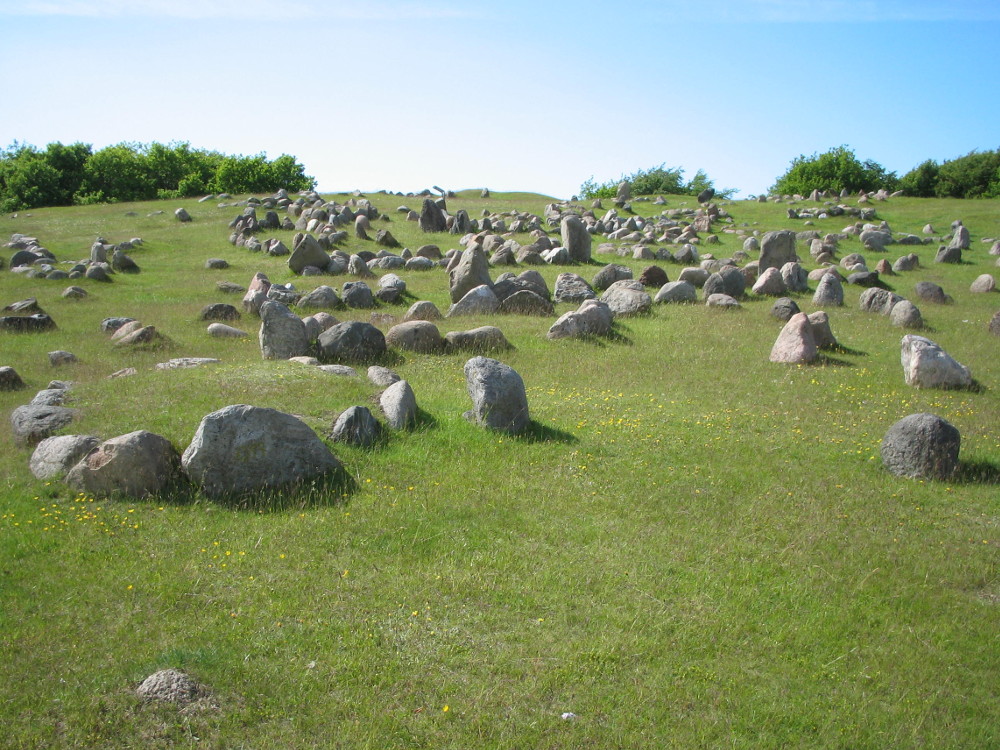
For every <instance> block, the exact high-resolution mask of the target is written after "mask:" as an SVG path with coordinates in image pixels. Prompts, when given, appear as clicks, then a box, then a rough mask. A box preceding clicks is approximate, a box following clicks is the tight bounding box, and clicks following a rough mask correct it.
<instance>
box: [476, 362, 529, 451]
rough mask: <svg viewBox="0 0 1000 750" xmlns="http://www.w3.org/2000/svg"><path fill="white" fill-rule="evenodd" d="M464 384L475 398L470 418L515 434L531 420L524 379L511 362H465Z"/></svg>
mask: <svg viewBox="0 0 1000 750" xmlns="http://www.w3.org/2000/svg"><path fill="white" fill-rule="evenodd" d="M465 385H466V388H467V389H468V392H469V397H470V398H471V399H472V410H471V411H470V412H467V413H466V415H465V416H466V417H467V418H468V419H469V420H470V421H474V422H476V423H477V424H479V425H482V426H483V427H487V428H489V429H491V430H496V431H498V432H505V433H508V434H513V435H516V434H518V433H520V432H523V431H524V429H525V428H526V427H527V426H528V423H529V422H530V416H529V414H528V396H527V393H526V391H525V388H524V381H523V380H522V379H521V376H520V375H518V374H517V372H516V371H515V370H514V369H513V368H511V367H509V366H508V365H505V364H503V363H502V362H498V361H497V360H495V359H488V358H487V357H473V358H472V359H470V360H469V361H468V362H466V363H465Z"/></svg>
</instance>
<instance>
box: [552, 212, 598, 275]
mask: <svg viewBox="0 0 1000 750" xmlns="http://www.w3.org/2000/svg"><path fill="white" fill-rule="evenodd" d="M559 230H560V233H561V235H562V246H563V247H565V248H566V251H567V252H568V253H569V257H570V258H571V259H572V260H574V261H576V262H577V263H590V246H591V236H590V232H588V231H587V225H586V224H584V223H583V220H582V219H581V218H580V217H579V216H566V217H564V218H563V219H562V221H561V222H560V225H559Z"/></svg>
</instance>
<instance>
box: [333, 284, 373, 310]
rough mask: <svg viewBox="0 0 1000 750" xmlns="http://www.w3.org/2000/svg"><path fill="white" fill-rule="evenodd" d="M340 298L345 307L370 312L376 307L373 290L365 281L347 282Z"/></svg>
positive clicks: (342, 288)
mask: <svg viewBox="0 0 1000 750" xmlns="http://www.w3.org/2000/svg"><path fill="white" fill-rule="evenodd" d="M340 296H341V298H342V299H343V301H344V304H345V305H347V306H348V307H351V308H354V309H356V310H369V309H371V308H373V307H375V295H374V294H373V293H372V288H371V287H370V286H368V284H366V283H365V282H363V281H345V282H344V286H343V287H341V290H340Z"/></svg>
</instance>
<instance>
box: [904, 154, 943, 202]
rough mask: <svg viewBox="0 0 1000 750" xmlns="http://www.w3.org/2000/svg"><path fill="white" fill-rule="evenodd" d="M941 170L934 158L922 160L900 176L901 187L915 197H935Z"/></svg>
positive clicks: (907, 193)
mask: <svg viewBox="0 0 1000 750" xmlns="http://www.w3.org/2000/svg"><path fill="white" fill-rule="evenodd" d="M940 170H941V167H940V166H939V165H938V163H937V162H936V161H934V160H933V159H928V160H927V161H925V162H921V163H920V164H918V165H917V166H915V167H914V168H913V169H911V170H910V171H909V172H907V173H906V174H904V175H903V176H902V177H900V178H899V189H900V190H902V191H903V192H904V193H905V194H906V195H908V196H910V197H913V198H933V197H934V195H935V192H934V191H935V188H937V182H938V173H939V172H940Z"/></svg>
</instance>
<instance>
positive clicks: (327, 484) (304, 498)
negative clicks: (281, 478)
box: [212, 467, 358, 513]
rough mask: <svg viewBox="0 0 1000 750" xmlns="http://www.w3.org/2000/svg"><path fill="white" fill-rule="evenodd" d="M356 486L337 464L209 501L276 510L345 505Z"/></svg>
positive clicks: (256, 509)
mask: <svg viewBox="0 0 1000 750" xmlns="http://www.w3.org/2000/svg"><path fill="white" fill-rule="evenodd" d="M357 490H358V484H357V482H356V481H354V477H352V476H351V475H350V474H349V473H348V472H347V470H346V469H344V468H343V467H341V468H340V469H338V470H337V471H334V472H331V473H329V474H327V475H326V476H323V477H319V478H317V479H314V480H310V481H309V482H303V483H301V484H298V485H293V486H290V487H280V488H276V489H270V490H260V491H258V492H254V493H251V494H247V495H240V496H237V497H221V498H212V502H215V503H218V504H219V505H222V506H225V507H228V508H235V509H237V510H246V511H257V512H265V511H266V512H268V513H273V512H280V511H285V510H305V509H307V508H326V507H332V506H335V505H346V504H347V502H348V500H349V499H350V498H351V496H352V495H354V493H355V492H357Z"/></svg>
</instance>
